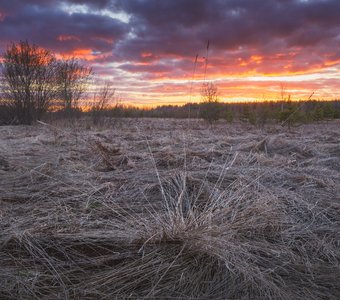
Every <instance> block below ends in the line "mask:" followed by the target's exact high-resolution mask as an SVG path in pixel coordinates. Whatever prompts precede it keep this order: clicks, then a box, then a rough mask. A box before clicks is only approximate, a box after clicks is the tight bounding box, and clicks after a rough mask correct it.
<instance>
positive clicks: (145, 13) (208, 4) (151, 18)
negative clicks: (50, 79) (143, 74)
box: [115, 0, 340, 58]
mask: <svg viewBox="0 0 340 300" xmlns="http://www.w3.org/2000/svg"><path fill="white" fill-rule="evenodd" d="M115 7H116V8H118V9H121V10H123V11H125V12H127V13H128V14H130V15H131V24H132V26H133V28H134V33H135V37H134V38H131V39H129V40H125V41H123V42H122V43H121V44H120V45H118V47H117V48H116V50H117V51H115V52H116V53H117V54H118V55H119V53H123V55H122V58H131V57H133V56H134V57H135V58H138V54H139V53H141V52H143V51H147V52H150V51H153V52H155V53H157V52H158V53H160V54H176V53H177V54H178V55H192V53H194V52H195V51H197V49H198V48H199V47H200V48H204V47H205V43H206V42H207V40H210V41H211V43H212V45H213V46H214V47H215V48H217V49H224V50H232V49H236V48H238V47H240V46H242V47H258V48H265V47H266V46H267V45H268V44H271V43H273V41H274V40H282V41H283V44H282V43H281V47H291V46H304V45H306V44H307V45H309V46H317V45H319V44H322V43H329V44H330V47H334V46H335V44H337V45H338V43H339V40H337V36H338V34H339V29H340V27H339V26H340V18H339V11H340V1H338V0H328V1H327V0H320V1H293V0H281V1H279V0H277V1H273V0H230V1H220V0H210V1H206V0H178V1H171V0H163V1H157V0H149V1H136V0H120V1H119V0H117V1H115ZM273 50H274V51H276V50H277V49H273Z"/></svg>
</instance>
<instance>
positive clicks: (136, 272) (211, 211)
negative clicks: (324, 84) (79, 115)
mask: <svg viewBox="0 0 340 300" xmlns="http://www.w3.org/2000/svg"><path fill="white" fill-rule="evenodd" d="M339 128H340V122H339V121H330V122H324V123H315V124H309V125H302V126H299V127H295V128H292V129H291V130H288V129H287V128H282V127H281V126H279V125H270V126H268V127H266V128H264V129H257V128H255V127H253V126H250V125H247V124H241V123H234V124H226V123H217V124H216V125H214V126H213V127H209V126H208V125H207V124H206V123H204V122H203V121H198V120H190V121H187V120H160V119H153V120H148V119H143V120H133V119H119V120H113V121H110V120H107V123H106V124H105V125H103V126H100V127H96V128H90V126H87V125H86V122H81V121H77V122H74V123H73V124H72V125H67V124H57V123H55V124H48V125H47V124H41V123H40V124H37V125H35V126H31V127H30V126H3V127H0V270H1V271H0V299H115V298H119V299H121V298H138V299H141V298H162V299H164V298H171V299H339V298H340V280H339V278H340V266H339V261H340V238H339V234H340V129H339Z"/></svg>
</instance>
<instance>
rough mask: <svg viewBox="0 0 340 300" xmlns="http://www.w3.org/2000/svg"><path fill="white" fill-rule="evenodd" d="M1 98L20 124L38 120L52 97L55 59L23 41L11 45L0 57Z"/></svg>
mask: <svg viewBox="0 0 340 300" xmlns="http://www.w3.org/2000/svg"><path fill="white" fill-rule="evenodd" d="M1 66H2V68H1V69H2V84H1V89H2V97H3V99H4V101H3V102H4V103H5V105H6V106H8V107H10V108H11V109H12V110H13V111H14V112H15V117H16V118H17V121H18V122H19V123H21V124H31V123H32V122H33V121H35V120H36V119H39V118H41V116H42V115H43V113H45V112H46V111H47V110H48V108H49V106H50V105H51V102H52V100H53V99H54V98H55V97H56V92H57V85H56V58H55V57H54V55H53V54H52V53H51V52H50V51H48V50H46V49H43V48H40V47H38V46H36V45H31V44H29V43H28V42H27V41H21V42H19V43H17V44H15V43H13V44H12V45H11V46H9V47H8V48H7V50H6V52H5V53H4V55H3V61H2V63H1Z"/></svg>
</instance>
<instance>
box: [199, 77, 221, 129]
mask: <svg viewBox="0 0 340 300" xmlns="http://www.w3.org/2000/svg"><path fill="white" fill-rule="evenodd" d="M201 97H202V102H203V103H202V110H201V111H200V116H201V117H202V118H203V119H204V120H206V121H208V122H209V124H212V123H213V122H215V121H217V120H218V119H219V117H220V105H219V103H218V100H219V99H218V88H217V86H216V85H215V84H214V83H213V82H207V83H204V84H203V86H202V89H201Z"/></svg>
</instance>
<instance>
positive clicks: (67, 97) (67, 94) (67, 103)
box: [58, 57, 92, 113]
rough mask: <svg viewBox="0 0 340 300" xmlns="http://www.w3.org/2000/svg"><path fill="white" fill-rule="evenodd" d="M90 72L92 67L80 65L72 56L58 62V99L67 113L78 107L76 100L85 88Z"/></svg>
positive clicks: (77, 100)
mask: <svg viewBox="0 0 340 300" xmlns="http://www.w3.org/2000/svg"><path fill="white" fill-rule="evenodd" d="M91 74H92V69H91V68H90V67H87V66H84V65H82V64H81V63H80V62H79V60H77V59H76V58H74V57H73V58H70V59H64V60H61V61H60V62H59V63H58V86H59V99H60V101H61V102H62V103H61V105H62V107H63V109H64V110H65V111H67V112H68V113H71V112H72V110H74V109H76V108H78V102H79V100H80V99H81V97H82V96H83V94H84V92H85V90H86V88H87V83H88V81H89V79H90V75H91Z"/></svg>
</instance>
